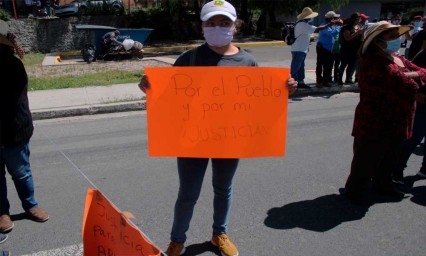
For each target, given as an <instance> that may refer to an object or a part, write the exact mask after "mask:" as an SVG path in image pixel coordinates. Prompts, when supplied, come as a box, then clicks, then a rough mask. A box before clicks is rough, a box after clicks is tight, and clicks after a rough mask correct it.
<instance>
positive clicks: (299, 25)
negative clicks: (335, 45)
mask: <svg viewBox="0 0 426 256" xmlns="http://www.w3.org/2000/svg"><path fill="white" fill-rule="evenodd" d="M317 16H318V13H317V12H314V11H312V9H311V8H309V7H305V8H303V10H302V12H301V13H300V14H299V15H297V22H296V25H295V27H294V36H295V38H296V41H295V42H294V43H293V44H292V45H291V56H292V59H291V66H290V73H291V77H293V78H294V79H295V80H296V81H297V82H298V86H297V87H298V88H305V89H310V88H311V87H309V86H308V85H306V84H305V81H304V80H305V59H306V54H307V53H308V51H309V43H310V41H311V35H312V33H317V32H319V31H321V30H323V29H326V28H327V27H330V26H332V25H333V24H334V23H333V21H330V22H329V23H327V24H325V25H323V26H319V27H315V26H313V25H311V24H309V23H310V22H312V20H313V19H314V18H315V17H317Z"/></svg>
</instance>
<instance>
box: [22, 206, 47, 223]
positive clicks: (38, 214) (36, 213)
mask: <svg viewBox="0 0 426 256" xmlns="http://www.w3.org/2000/svg"><path fill="white" fill-rule="evenodd" d="M27 216H28V217H29V218H30V219H32V220H33V221H37V222H45V221H47V220H48V219H49V214H48V213H47V212H46V211H45V210H43V209H41V208H40V207H34V208H31V209H30V210H29V211H28V212H27Z"/></svg>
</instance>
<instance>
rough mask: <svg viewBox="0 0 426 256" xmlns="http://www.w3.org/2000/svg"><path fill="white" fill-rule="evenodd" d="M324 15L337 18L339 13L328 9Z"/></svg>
mask: <svg viewBox="0 0 426 256" xmlns="http://www.w3.org/2000/svg"><path fill="white" fill-rule="evenodd" d="M325 17H326V18H327V19H330V18H339V17H340V14H337V13H335V12H333V11H329V12H327V13H326V14H325Z"/></svg>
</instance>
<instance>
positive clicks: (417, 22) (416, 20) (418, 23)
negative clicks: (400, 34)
mask: <svg viewBox="0 0 426 256" xmlns="http://www.w3.org/2000/svg"><path fill="white" fill-rule="evenodd" d="M422 18H423V17H422V16H420V15H418V16H414V17H413V19H412V20H411V25H413V26H414V29H412V30H411V31H410V32H408V33H407V34H405V38H406V39H407V44H406V45H405V56H408V50H409V49H410V46H411V42H412V41H413V37H414V35H415V34H416V33H417V32H419V31H420V30H422V27H423V22H422Z"/></svg>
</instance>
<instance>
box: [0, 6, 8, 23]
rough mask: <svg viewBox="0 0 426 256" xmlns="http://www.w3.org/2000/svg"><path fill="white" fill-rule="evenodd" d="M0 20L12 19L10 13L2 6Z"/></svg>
mask: <svg viewBox="0 0 426 256" xmlns="http://www.w3.org/2000/svg"><path fill="white" fill-rule="evenodd" d="M0 20H4V21H8V20H10V14H9V13H8V12H7V11H6V10H4V9H2V8H0Z"/></svg>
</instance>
